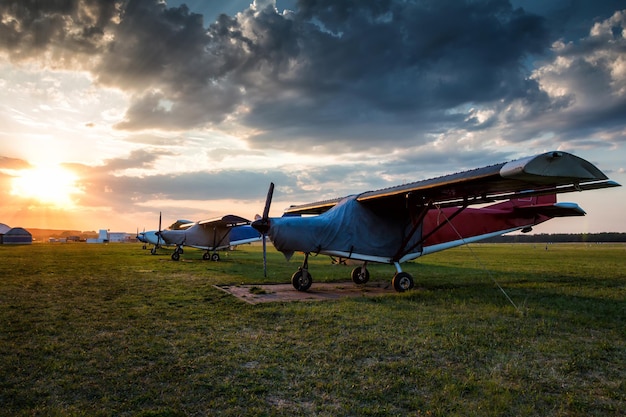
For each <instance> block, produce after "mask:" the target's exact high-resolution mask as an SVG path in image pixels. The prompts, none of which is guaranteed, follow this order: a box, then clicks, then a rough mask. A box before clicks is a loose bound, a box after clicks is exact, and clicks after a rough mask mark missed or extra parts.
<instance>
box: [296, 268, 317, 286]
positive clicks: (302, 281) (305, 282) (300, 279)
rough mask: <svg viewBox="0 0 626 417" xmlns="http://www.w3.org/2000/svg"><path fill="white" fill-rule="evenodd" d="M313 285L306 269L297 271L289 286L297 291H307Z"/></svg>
mask: <svg viewBox="0 0 626 417" xmlns="http://www.w3.org/2000/svg"><path fill="white" fill-rule="evenodd" d="M311 284H313V277H311V274H309V271H308V270H306V269H298V270H297V271H296V272H295V273H294V274H293V275H292V276H291V285H293V287H294V288H295V289H296V290H298V291H307V290H308V289H309V288H311Z"/></svg>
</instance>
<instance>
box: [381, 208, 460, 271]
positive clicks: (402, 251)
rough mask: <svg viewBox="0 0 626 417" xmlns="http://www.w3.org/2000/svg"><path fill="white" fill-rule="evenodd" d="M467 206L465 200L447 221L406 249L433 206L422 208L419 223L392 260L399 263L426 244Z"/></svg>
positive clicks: (414, 226)
mask: <svg viewBox="0 0 626 417" xmlns="http://www.w3.org/2000/svg"><path fill="white" fill-rule="evenodd" d="M467 206H468V202H467V200H465V201H464V203H463V205H462V206H461V207H459V208H458V209H457V210H456V211H455V212H454V213H452V214H451V215H450V216H448V217H447V221H445V222H442V223H439V224H438V225H437V226H436V227H434V228H433V230H431V231H430V232H429V233H428V234H427V235H426V236H422V237H421V238H420V239H419V240H418V241H417V242H415V243H414V244H412V245H411V246H409V247H406V245H407V244H408V242H409V241H410V240H411V239H412V238H413V236H414V235H415V233H416V232H417V230H418V226H419V225H421V224H422V222H423V221H424V217H426V214H427V213H428V210H430V208H431V207H432V204H429V205H428V206H424V207H423V208H422V210H421V211H420V213H419V223H417V225H413V228H412V229H411V232H410V234H409V235H408V236H407V237H406V238H405V241H404V242H402V246H400V249H399V250H398V252H397V253H396V254H395V255H394V257H393V258H392V259H393V260H394V261H398V260H399V259H400V258H402V257H403V256H404V255H406V254H407V253H410V252H411V251H412V250H413V249H415V248H417V247H418V246H420V245H421V244H422V243H424V241H426V239H428V238H429V237H431V236H432V235H434V234H435V233H437V232H438V231H439V230H440V229H441V228H442V227H444V226H445V225H446V224H448V223H449V222H451V221H452V219H454V218H455V217H456V216H458V215H459V214H461V212H462V211H463V210H465V209H466V208H467Z"/></svg>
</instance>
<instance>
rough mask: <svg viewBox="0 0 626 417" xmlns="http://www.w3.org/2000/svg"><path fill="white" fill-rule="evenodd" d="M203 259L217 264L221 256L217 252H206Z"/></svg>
mask: <svg viewBox="0 0 626 417" xmlns="http://www.w3.org/2000/svg"><path fill="white" fill-rule="evenodd" d="M202 259H204V260H205V261H208V260H209V259H210V260H212V261H213V262H217V261H219V260H220V254H219V253H217V252H213V253H210V252H209V251H206V252H204V253H203V254H202Z"/></svg>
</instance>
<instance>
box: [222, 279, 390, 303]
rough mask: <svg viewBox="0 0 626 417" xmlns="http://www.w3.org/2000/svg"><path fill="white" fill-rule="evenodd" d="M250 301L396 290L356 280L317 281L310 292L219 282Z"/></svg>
mask: <svg viewBox="0 0 626 417" xmlns="http://www.w3.org/2000/svg"><path fill="white" fill-rule="evenodd" d="M215 287H216V288H219V289H220V290H222V291H225V292H227V293H229V294H232V295H234V296H235V297H237V298H239V299H240V300H243V301H245V302H247V303H250V304H258V303H268V302H273V301H274V302H276V301H279V302H285V301H323V300H337V299H340V298H344V297H372V296H378V295H383V294H392V293H395V291H394V289H393V287H392V286H391V284H390V283H389V282H371V283H367V284H366V285H356V284H354V283H353V282H351V281H349V282H334V283H327V282H320V283H313V285H312V286H311V288H310V289H309V290H308V291H305V292H303V291H297V290H296V289H295V288H294V287H293V286H292V285H291V284H251V285H215Z"/></svg>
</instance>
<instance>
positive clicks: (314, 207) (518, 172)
mask: <svg viewBox="0 0 626 417" xmlns="http://www.w3.org/2000/svg"><path fill="white" fill-rule="evenodd" d="M618 186H619V184H618V183H616V182H615V181H611V180H609V179H608V177H607V176H606V175H604V173H602V171H600V170H599V169H598V168H596V167H595V166H594V165H593V164H591V163H590V162H588V161H586V160H584V159H582V158H579V157H577V156H575V155H572V154H570V153H567V152H561V151H552V152H547V153H544V154H540V155H536V156H531V157H527V158H523V159H519V160H515V161H511V162H504V163H500V164H496V165H490V166H486V167H483V168H477V169H473V170H469V171H464V172H459V173H456V174H450V175H445V176H442V177H438V178H431V179H427V180H421V181H416V182H412V183H409V184H404V185H399V186H395V187H390V188H385V189H381V190H376V191H367V192H364V193H362V194H359V195H358V196H357V201H359V202H361V203H363V204H365V205H367V206H368V207H370V208H372V209H373V210H376V209H379V210H385V211H389V210H394V209H397V210H402V209H405V208H406V207H408V206H409V204H418V205H427V204H433V205H435V206H439V207H453V206H463V205H474V204H483V203H489V202H494V201H498V200H508V199H512V198H521V197H530V196H534V195H548V194H558V193H567V192H572V191H583V190H594V189H600V188H609V187H618ZM343 198H345V197H342V198H336V199H332V200H326V201H320V202H315V203H309V204H303V205H297V206H291V207H289V208H288V209H286V210H285V213H289V214H321V213H324V212H326V211H328V210H329V209H331V208H332V207H334V206H335V205H336V204H337V203H339V202H340V201H341V200H343Z"/></svg>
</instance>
